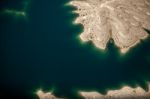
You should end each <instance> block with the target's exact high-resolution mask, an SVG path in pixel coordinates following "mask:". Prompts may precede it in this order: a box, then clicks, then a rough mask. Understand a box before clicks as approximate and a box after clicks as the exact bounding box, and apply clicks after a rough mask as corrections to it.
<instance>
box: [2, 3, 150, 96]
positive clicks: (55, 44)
mask: <svg viewBox="0 0 150 99" xmlns="http://www.w3.org/2000/svg"><path fill="white" fill-rule="evenodd" d="M22 1H23V0H22ZM22 1H19V0H15V1H14V2H16V3H14V2H10V1H7V0H6V1H5V2H3V3H1V9H0V10H1V11H2V10H3V9H4V8H14V9H16V10H19V9H22V6H21V2H22ZM66 2H68V1H67V0H53V1H50V0H31V3H30V6H29V8H28V10H27V20H24V19H22V18H19V17H18V18H14V17H12V16H9V15H7V14H1V15H0V25H1V27H0V78H1V79H0V97H11V98H13V99H14V98H15V99H23V98H25V99H29V98H31V99H34V98H35V99H37V96H36V95H35V92H36V90H38V89H39V88H42V89H43V90H45V91H46V90H51V89H54V94H56V95H57V96H60V97H62V96H65V97H68V98H70V99H72V98H75V97H76V96H77V95H76V94H77V93H76V92H77V90H86V91H89V90H97V91H99V92H102V93H106V91H107V90H108V89H115V88H120V87H121V86H122V85H130V86H132V87H134V86H135V85H136V84H138V85H140V86H141V87H143V88H144V89H145V90H146V89H147V85H146V81H149V80H150V52H149V51H150V40H149V39H147V40H144V41H141V43H140V44H138V45H137V46H136V47H134V48H133V49H131V51H129V52H128V53H127V54H126V55H121V54H119V49H118V48H117V47H115V45H114V44H112V43H109V44H108V47H107V49H106V51H105V52H103V51H101V50H99V49H96V48H95V47H94V46H93V44H92V43H91V42H88V43H82V42H81V41H80V39H78V35H79V34H80V33H81V32H82V31H83V26H82V25H73V24H72V21H73V20H74V19H75V18H76V17H77V16H78V15H76V14H72V13H71V11H73V10H74V9H75V8H73V7H65V6H64V4H65V3H66Z"/></svg>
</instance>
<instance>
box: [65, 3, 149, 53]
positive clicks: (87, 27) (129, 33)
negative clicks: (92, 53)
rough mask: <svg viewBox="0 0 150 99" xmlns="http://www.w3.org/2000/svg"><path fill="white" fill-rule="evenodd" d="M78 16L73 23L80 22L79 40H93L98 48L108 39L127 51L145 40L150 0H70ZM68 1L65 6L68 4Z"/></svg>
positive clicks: (103, 46) (122, 50)
mask: <svg viewBox="0 0 150 99" xmlns="http://www.w3.org/2000/svg"><path fill="white" fill-rule="evenodd" d="M68 4H69V5H72V6H75V7H76V8H77V10H76V11H73V12H75V13H77V14H79V17H78V18H76V20H75V22H74V23H75V24H78V23H80V24H82V25H83V26H84V31H83V33H81V35H80V38H81V40H82V41H84V42H87V41H92V42H93V44H94V45H95V46H96V47H97V48H99V49H105V48H106V45H107V43H108V42H109V40H110V39H113V41H114V43H115V45H116V46H117V47H119V48H120V51H121V53H126V52H127V51H128V50H129V49H130V48H132V47H133V46H135V45H137V44H138V43H139V42H140V40H141V39H146V38H147V37H148V33H147V32H146V31H145V30H144V28H145V29H150V0H72V1H71V2H70V3H68ZM68 4H67V5H68Z"/></svg>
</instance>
